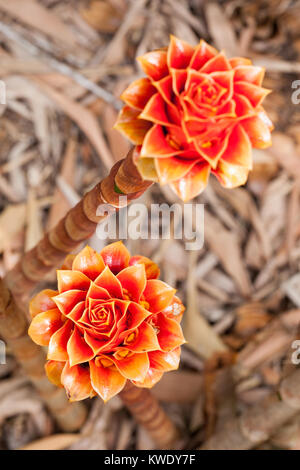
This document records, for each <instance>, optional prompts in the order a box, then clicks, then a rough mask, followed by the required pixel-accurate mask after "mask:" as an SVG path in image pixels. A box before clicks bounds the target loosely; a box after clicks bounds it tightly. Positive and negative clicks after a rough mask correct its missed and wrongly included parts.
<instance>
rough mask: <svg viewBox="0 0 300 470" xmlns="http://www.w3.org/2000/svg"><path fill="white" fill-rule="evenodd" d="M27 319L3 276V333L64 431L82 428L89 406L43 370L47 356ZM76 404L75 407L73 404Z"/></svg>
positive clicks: (0, 317) (0, 328)
mask: <svg viewBox="0 0 300 470" xmlns="http://www.w3.org/2000/svg"><path fill="white" fill-rule="evenodd" d="M27 330H28V322H27V320H26V318H25V315H24V313H23V311H21V309H20V308H19V307H18V306H17V304H16V302H15V300H14V299H13V297H12V295H11V293H10V291H9V290H8V288H7V287H6V285H5V283H4V282H3V280H1V279H0V335H1V337H2V338H3V339H4V341H5V342H6V343H7V345H8V346H9V347H10V349H11V350H12V351H13V353H14V355H15V357H16V359H17V361H18V362H19V363H20V365H21V366H22V367H23V369H24V371H25V373H26V375H27V376H28V378H29V379H30V380H31V382H32V383H33V385H34V386H35V387H36V389H37V390H38V392H39V393H40V395H41V396H42V398H43V399H44V401H45V403H46V405H47V406H48V408H49V409H50V410H51V412H52V413H53V416H54V417H55V419H56V421H57V422H58V424H59V425H60V427H61V428H62V429H63V430H64V431H75V430H77V429H80V427H81V426H82V424H83V422H84V420H85V417H86V409H85V407H84V406H83V405H82V404H81V403H75V404H72V405H71V404H70V403H69V402H68V400H67V398H66V394H65V392H64V390H62V389H58V388H57V387H54V386H53V385H52V384H51V383H50V382H49V381H48V379H47V377H46V375H45V370H44V364H45V362H46V357H45V354H44V351H43V349H42V348H40V347H39V346H37V345H36V344H34V343H33V342H32V341H31V339H30V338H29V336H28V334H27ZM74 405H75V406H74Z"/></svg>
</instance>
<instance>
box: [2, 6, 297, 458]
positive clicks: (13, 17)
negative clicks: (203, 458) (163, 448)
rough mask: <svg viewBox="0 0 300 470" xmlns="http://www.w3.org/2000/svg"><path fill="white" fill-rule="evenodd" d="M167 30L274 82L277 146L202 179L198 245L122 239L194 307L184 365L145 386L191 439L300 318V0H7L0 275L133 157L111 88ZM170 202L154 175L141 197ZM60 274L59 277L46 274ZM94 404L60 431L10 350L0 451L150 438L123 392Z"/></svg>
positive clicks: (265, 391)
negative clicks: (245, 63)
mask: <svg viewBox="0 0 300 470" xmlns="http://www.w3.org/2000/svg"><path fill="white" fill-rule="evenodd" d="M170 33H172V34H174V35H176V36H178V37H179V38H181V39H185V40H186V41H188V42H190V43H191V44H193V45H195V44H197V42H198V41H199V39H200V38H204V39H205V40H207V41H208V42H210V43H211V44H213V45H214V46H216V47H217V48H218V49H224V50H225V51H226V53H227V55H228V56H229V57H233V56H240V55H242V56H246V57H250V58H251V59H252V60H253V62H254V63H255V64H257V65H261V66H264V67H265V68H266V78H265V81H264V86H265V87H266V88H270V89H272V90H273V92H272V94H271V95H269V96H268V97H267V99H266V102H265V108H266V110H267V112H268V113H269V115H270V118H271V119H272V121H273V122H274V125H275V131H274V134H273V146H272V147H271V148H270V149H268V150H259V151H258V150H255V151H254V169H253V171H252V172H251V174H250V178H249V181H248V183H247V186H246V187H243V188H238V189H236V190H230V191H229V190H224V189H222V188H221V187H220V186H219V185H218V184H216V182H215V181H214V180H213V178H211V180H210V184H209V187H208V188H207V189H206V191H205V192H204V193H203V194H202V195H201V196H199V197H198V200H197V201H198V202H201V203H204V204H205V245H204V247H203V249H201V250H200V251H185V245H184V242H183V241H180V240H174V239H170V240H164V241H161V240H128V241H127V242H126V243H127V246H128V247H129V249H130V250H131V252H132V253H133V254H143V255H145V256H151V258H153V259H154V260H155V261H156V262H158V263H159V265H160V267H161V278H162V279H163V280H165V281H166V282H167V283H169V284H171V285H173V286H174V287H176V288H177V289H178V295H179V296H180V297H181V299H182V300H183V302H184V303H185V304H186V305H187V311H186V314H185V322H184V329H185V335H186V338H187V340H188V345H187V346H184V347H183V352H182V363H181V367H180V370H179V371H176V372H170V373H167V374H165V376H164V378H163V379H162V381H161V382H160V383H159V384H158V385H157V386H156V387H155V388H154V393H155V394H156V396H157V397H158V398H159V399H160V400H161V401H162V402H163V404H164V406H165V407H166V409H167V411H168V413H169V414H170V415H171V417H172V418H173V419H174V420H175V421H176V423H177V424H178V426H179V427H180V428H181V429H182V431H183V434H184V435H185V436H186V444H185V445H186V447H187V448H196V446H199V445H200V444H201V443H202V442H203V441H204V439H205V438H207V437H208V436H210V435H211V434H212V433H213V432H214V431H215V430H216V429H220V428H221V427H222V426H223V425H224V423H226V422H227V421H228V420H230V419H231V418H232V417H233V416H235V415H236V414H238V413H240V412H241V411H243V410H245V409H247V408H248V407H250V406H252V405H253V404H255V403H258V402H259V401H260V400H261V399H262V398H265V397H268V396H269V395H270V394H271V393H272V391H274V390H276V387H277V385H278V383H279V382H280V380H281V378H282V377H283V376H284V375H285V374H287V373H288V371H289V370H290V368H291V360H290V356H291V352H292V349H291V344H292V342H293V340H294V339H295V338H297V333H298V324H299V320H300V274H299V273H298V271H299V261H300V210H299V209H300V207H299V203H300V198H299V192H300V186H299V175H300V92H299V98H298V96H297V88H298V89H300V82H299V83H297V79H299V77H300V1H296V0H295V1H288V0H268V1H267V0H266V1H263V0H253V1H243V0H224V1H204V0H203V1H201V0H132V1H130V0H91V1H90V0H76V1H75V0H60V1H57V0H40V1H37V0H22V1H20V0H9V1H7V0H0V80H2V82H4V84H5V87H1V89H2V90H4V89H5V91H6V99H5V100H4V99H2V98H3V96H1V105H0V113H1V119H0V139H1V146H0V275H1V276H3V275H4V274H5V272H7V270H9V269H11V268H12V267H13V266H14V265H15V263H16V262H17V261H18V260H19V258H20V256H21V255H22V253H24V251H26V250H29V249H30V248H32V247H33V246H34V245H35V244H36V243H37V242H38V241H39V239H40V238H41V237H42V234H43V232H44V231H45V230H49V229H50V228H52V227H53V226H54V225H55V224H56V223H57V222H58V221H59V220H60V218H61V217H62V216H63V215H64V214H65V213H66V212H67V211H68V209H69V208H71V207H72V206H74V205H75V204H76V203H77V202H78V200H79V199H80V197H81V196H82V195H83V194H84V193H85V192H86V191H87V190H89V189H90V188H92V187H93V186H94V185H95V184H96V183H97V182H98V181H99V180H100V179H101V178H102V177H104V176H105V175H106V174H107V172H108V170H109V169H110V167H111V166H112V165H113V164H114V162H116V161H117V160H119V159H120V158H123V157H124V156H125V155H126V152H127V151H128V149H129V144H128V142H127V141H125V140H124V139H123V137H122V136H121V135H120V134H119V133H118V132H117V131H115V130H113V129H112V127H113V124H114V122H115V119H116V116H117V113H118V109H119V108H120V101H119V96H120V94H121V92H122V91H123V90H124V89H125V87H126V86H127V85H128V84H129V83H130V82H131V81H132V80H134V79H135V78H138V77H139V76H141V70H140V69H139V67H138V65H137V62H136V60H135V58H136V57H137V56H139V55H141V54H143V53H145V52H147V51H148V50H152V49H155V48H159V47H164V46H166V45H167V44H168V41H169V35H170ZM2 82H1V83H2ZM2 84H3V83H2ZM2 95H3V93H2ZM4 101H5V102H4ZM166 200H167V201H168V202H170V203H172V202H175V201H177V199H176V197H175V195H173V193H172V192H171V191H170V190H169V189H168V188H165V187H164V188H163V189H160V188H159V187H158V186H157V185H155V186H153V187H152V188H151V189H150V190H149V191H147V192H146V194H145V195H144V196H143V198H142V202H144V203H145V204H147V205H149V204H151V203H152V202H158V203H160V202H164V201H166ZM104 243H106V242H105V241H103V240H100V239H99V238H97V236H94V237H93V238H92V239H91V240H90V241H89V244H90V245H91V246H93V247H94V248H95V249H101V248H102V246H103V244H104ZM54 281H55V273H52V274H51V275H50V276H48V278H47V279H46V280H45V282H44V285H47V286H48V287H49V286H50V287H52V285H54V284H53V283H54ZM290 310H292V312H293V315H292V316H288V315H289V314H286V312H287V311H290ZM283 318H288V319H289V320H288V321H286V323H285V326H284V328H283V327H282V324H283V323H282V322H283V320H282V319H283ZM233 362H235V365H234V368H232V367H230V366H231V364H232V363H233ZM233 371H234V373H233ZM220 397H222V399H220ZM87 406H88V407H89V415H88V418H87V421H86V423H85V425H84V427H83V428H82V430H81V433H79V434H77V435H68V434H65V435H63V434H62V432H61V431H60V430H59V429H58V428H57V427H56V425H55V424H54V422H53V420H52V418H51V416H50V415H49V413H48V411H47V410H46V409H45V407H44V405H43V403H42V401H41V400H40V398H39V397H38V396H37V395H36V393H35V391H34V390H32V388H31V385H30V384H29V383H28V381H27V380H26V377H24V375H23V373H22V371H21V370H20V369H19V367H18V366H17V364H16V363H15V361H14V359H13V357H12V356H11V355H10V352H9V350H8V351H7V358H6V364H3V365H0V449H16V448H20V447H23V446H26V445H27V446H29V447H32V448H41V449H44V448H57V449H58V448H65V447H69V446H71V448H73V449H151V448H153V443H152V442H151V441H150V440H149V438H148V437H147V435H145V433H144V432H143V431H142V430H141V429H139V428H137V426H136V424H135V423H134V421H133V420H132V418H131V417H130V416H129V414H128V413H127V412H126V410H125V409H124V408H123V406H122V404H121V402H120V401H119V400H118V398H114V399H113V400H111V401H110V402H109V403H108V404H107V405H105V406H104V405H102V403H101V402H100V400H96V399H93V400H91V401H89V403H87ZM299 426H300V418H298V417H296V418H295V419H294V421H293V422H292V423H290V424H289V425H288V426H286V427H285V428H283V429H282V430H281V431H280V432H279V433H277V434H275V435H274V437H273V438H272V439H270V441H269V442H267V443H265V444H264V445H263V446H262V447H263V448H267V449H273V448H285V449H288V448H298V449H299V448H300V427H299ZM41 439H42V440H41Z"/></svg>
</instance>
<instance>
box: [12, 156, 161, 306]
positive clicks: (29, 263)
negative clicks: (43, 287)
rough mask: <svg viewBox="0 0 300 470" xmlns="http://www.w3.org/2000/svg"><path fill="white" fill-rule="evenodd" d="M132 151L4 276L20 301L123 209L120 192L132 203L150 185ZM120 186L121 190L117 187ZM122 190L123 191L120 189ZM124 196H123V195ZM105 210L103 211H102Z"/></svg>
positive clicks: (22, 301)
mask: <svg viewBox="0 0 300 470" xmlns="http://www.w3.org/2000/svg"><path fill="white" fill-rule="evenodd" d="M132 158H133V150H131V151H130V152H129V153H128V155H127V156H126V158H125V159H123V160H121V161H119V162H117V163H116V164H115V165H114V166H113V167H112V169H111V171H110V174H109V175H108V176H107V177H106V178H104V179H103V180H102V181H100V182H99V183H98V184H97V185H96V186H95V187H94V188H93V189H92V190H91V191H89V192H88V193H87V194H86V195H85V196H84V197H83V198H82V200H81V201H80V202H79V203H78V204H77V205H76V206H75V207H74V208H72V209H71V210H70V211H69V212H68V213H67V214H66V216H65V217H63V219H62V220H61V221H60V222H59V223H58V224H57V225H56V227H54V229H52V230H51V231H50V232H49V233H47V234H45V236H44V238H42V240H41V241H40V242H39V243H38V244H37V245H36V246H35V247H34V248H32V249H31V250H30V251H28V252H27V253H25V255H24V256H23V257H22V259H21V261H20V262H19V263H18V264H17V265H16V266H15V267H14V268H13V269H12V270H11V271H10V272H8V273H7V275H6V276H5V281H6V284H7V286H8V287H9V289H10V290H11V292H12V293H13V295H14V297H15V298H16V300H17V301H20V302H21V303H24V298H25V297H26V296H28V294H29V293H30V292H31V291H32V289H33V288H34V287H35V286H36V285H37V284H38V283H39V282H40V281H41V280H42V279H43V277H44V276H45V275H46V274H47V273H48V272H49V271H51V270H52V269H53V268H54V267H55V266H58V265H59V264H60V263H62V262H63V260H64V258H65V257H66V255H67V254H68V253H71V252H72V251H73V250H74V249H75V248H76V247H77V246H78V245H79V244H80V243H82V242H83V241H84V240H87V239H88V238H90V237H91V235H92V234H93V233H94V232H95V230H96V228H97V224H98V223H99V222H101V221H102V220H103V219H105V218H106V217H107V215H108V212H109V207H110V208H112V207H113V208H115V209H119V208H120V195H121V194H120V192H121V193H122V195H124V196H127V203H124V202H122V204H123V206H124V205H127V204H129V202H130V201H131V200H133V199H136V198H137V197H139V196H140V195H141V194H143V192H144V191H146V189H147V188H148V187H149V186H151V184H152V183H151V182H150V181H144V180H143V179H142V177H141V175H140V174H139V172H138V170H137V168H136V166H135V164H134V162H133V159H132ZM116 187H117V188H118V192H116V191H115V188H116ZM119 191H120V192H119ZM123 199H124V197H123ZM101 206H102V208H103V209H104V208H105V209H107V210H106V213H105V214H104V215H97V209H98V210H99V208H101ZM103 212H104V211H103Z"/></svg>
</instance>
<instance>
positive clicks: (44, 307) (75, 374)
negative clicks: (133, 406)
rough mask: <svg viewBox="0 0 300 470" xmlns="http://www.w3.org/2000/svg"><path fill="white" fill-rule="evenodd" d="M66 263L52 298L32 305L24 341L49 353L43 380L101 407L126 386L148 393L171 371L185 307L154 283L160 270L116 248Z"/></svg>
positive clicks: (44, 295) (48, 293)
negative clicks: (99, 401)
mask: <svg viewBox="0 0 300 470" xmlns="http://www.w3.org/2000/svg"><path fill="white" fill-rule="evenodd" d="M71 261H72V263H71ZM71 261H70V258H68V260H67V264H69V265H70V266H68V265H65V266H64V269H61V270H58V271H57V279H58V291H54V290H49V289H48V290H44V291H42V292H40V293H39V294H37V295H36V296H35V297H34V298H33V300H32V301H31V304H30V313H31V316H32V322H31V325H30V328H29V335H30V337H31V338H32V340H33V341H35V342H36V343H37V344H39V345H41V346H48V362H47V364H46V372H47V375H48V378H49V380H50V381H51V382H53V383H54V384H56V385H57V386H61V387H65V389H66V392H67V394H68V396H69V398H70V400H72V401H76V400H83V399H85V398H88V397H92V396H94V395H96V394H98V395H100V397H101V398H102V399H103V400H104V401H107V400H109V399H110V398H111V397H113V396H114V395H116V394H117V393H119V392H120V391H121V390H122V389H123V387H124V385H125V383H126V381H127V380H130V381H132V382H133V383H134V384H135V385H136V386H138V387H152V386H153V385H154V384H155V383H156V382H157V381H158V380H159V379H160V378H161V377H162V375H163V373H164V372H166V371H169V370H173V369H176V368H177V367H178V364H179V358H180V346H181V345H182V344H183V343H184V342H185V340H184V338H183V334H182V330H181V327H180V320H181V317H182V314H183V311H184V307H183V305H182V303H181V301H180V300H179V299H178V298H177V297H176V296H175V289H172V288H171V287H170V286H168V285H167V284H165V283H164V282H162V281H160V280H158V279H157V277H158V276H159V269H158V266H157V265H156V264H155V263H154V262H152V261H151V260H150V259H148V258H146V257H144V256H134V257H131V256H130V253H129V252H128V250H127V248H126V247H125V246H124V245H123V243H122V242H116V243H112V244H110V245H108V246H106V247H105V248H104V249H103V250H102V251H101V253H97V252H96V251H94V250H93V249H91V248H90V247H86V248H84V249H83V250H82V251H81V252H80V253H79V254H78V255H77V256H75V257H74V258H73V259H72V260H71Z"/></svg>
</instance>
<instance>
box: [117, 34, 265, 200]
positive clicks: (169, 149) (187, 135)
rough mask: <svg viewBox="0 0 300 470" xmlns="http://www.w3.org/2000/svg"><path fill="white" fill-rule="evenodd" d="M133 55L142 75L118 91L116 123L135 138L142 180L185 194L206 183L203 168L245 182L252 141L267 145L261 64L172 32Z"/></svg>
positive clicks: (224, 180) (226, 180) (232, 183)
mask: <svg viewBox="0 0 300 470" xmlns="http://www.w3.org/2000/svg"><path fill="white" fill-rule="evenodd" d="M139 61H140V64H141V66H142V68H143V70H144V72H145V73H146V75H147V77H146V78H140V79H138V80H136V81H135V82H133V83H132V84H131V85H130V86H129V87H128V88H127V89H126V90H125V91H124V93H123V94H122V96H121V98H122V99H123V101H125V103H126V105H125V106H124V107H123V109H122V110H121V112H120V114H119V117H118V120H117V123H116V125H115V127H116V128H117V129H118V130H119V131H121V132H122V133H123V134H125V135H126V136H127V137H128V138H129V139H130V140H131V142H132V143H133V144H135V145H136V148H135V159H136V164H137V166H138V168H139V170H140V173H141V175H142V176H143V177H144V179H149V180H153V181H159V182H160V183H161V184H164V183H169V184H170V185H171V187H172V188H173V190H174V191H175V192H176V193H177V194H178V196H179V197H180V198H181V199H182V200H184V201H186V200H189V199H191V198H193V197H195V196H197V195H198V194H199V193H200V192H201V191H202V190H203V189H204V188H205V187H206V185H207V182H208V178H209V175H210V173H213V174H214V175H215V176H216V177H217V178H218V180H219V181H220V183H221V184H222V185H223V186H225V187H227V188H234V187H236V186H240V185H242V184H244V183H245V182H246V181H247V177H248V173H249V170H251V168H252V151H251V150H252V147H255V148H265V147H268V146H269V145H270V144H271V135H270V131H271V130H272V123H271V121H270V119H269V118H268V116H267V114H266V113H265V111H264V109H263V107H262V101H263V99H264V98H265V96H266V95H267V94H268V93H269V90H267V89H265V88H262V86H261V84H262V80H263V76H264V69H263V68H262V67H257V66H253V65H252V63H251V61H250V60H249V59H245V58H241V57H237V58H233V59H227V58H226V56H225V54H224V53H223V52H218V51H217V50H216V49H214V48H213V47H211V46H210V45H208V44H207V43H206V42H205V41H203V40H201V41H200V43H199V44H198V45H197V46H196V47H192V46H190V45H189V44H188V43H186V42H184V41H181V40H180V39H177V38H175V37H174V36H171V41H170V44H169V46H168V48H166V49H160V50H155V51H153V52H149V53H147V54H145V55H144V56H142V57H140V58H139Z"/></svg>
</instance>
